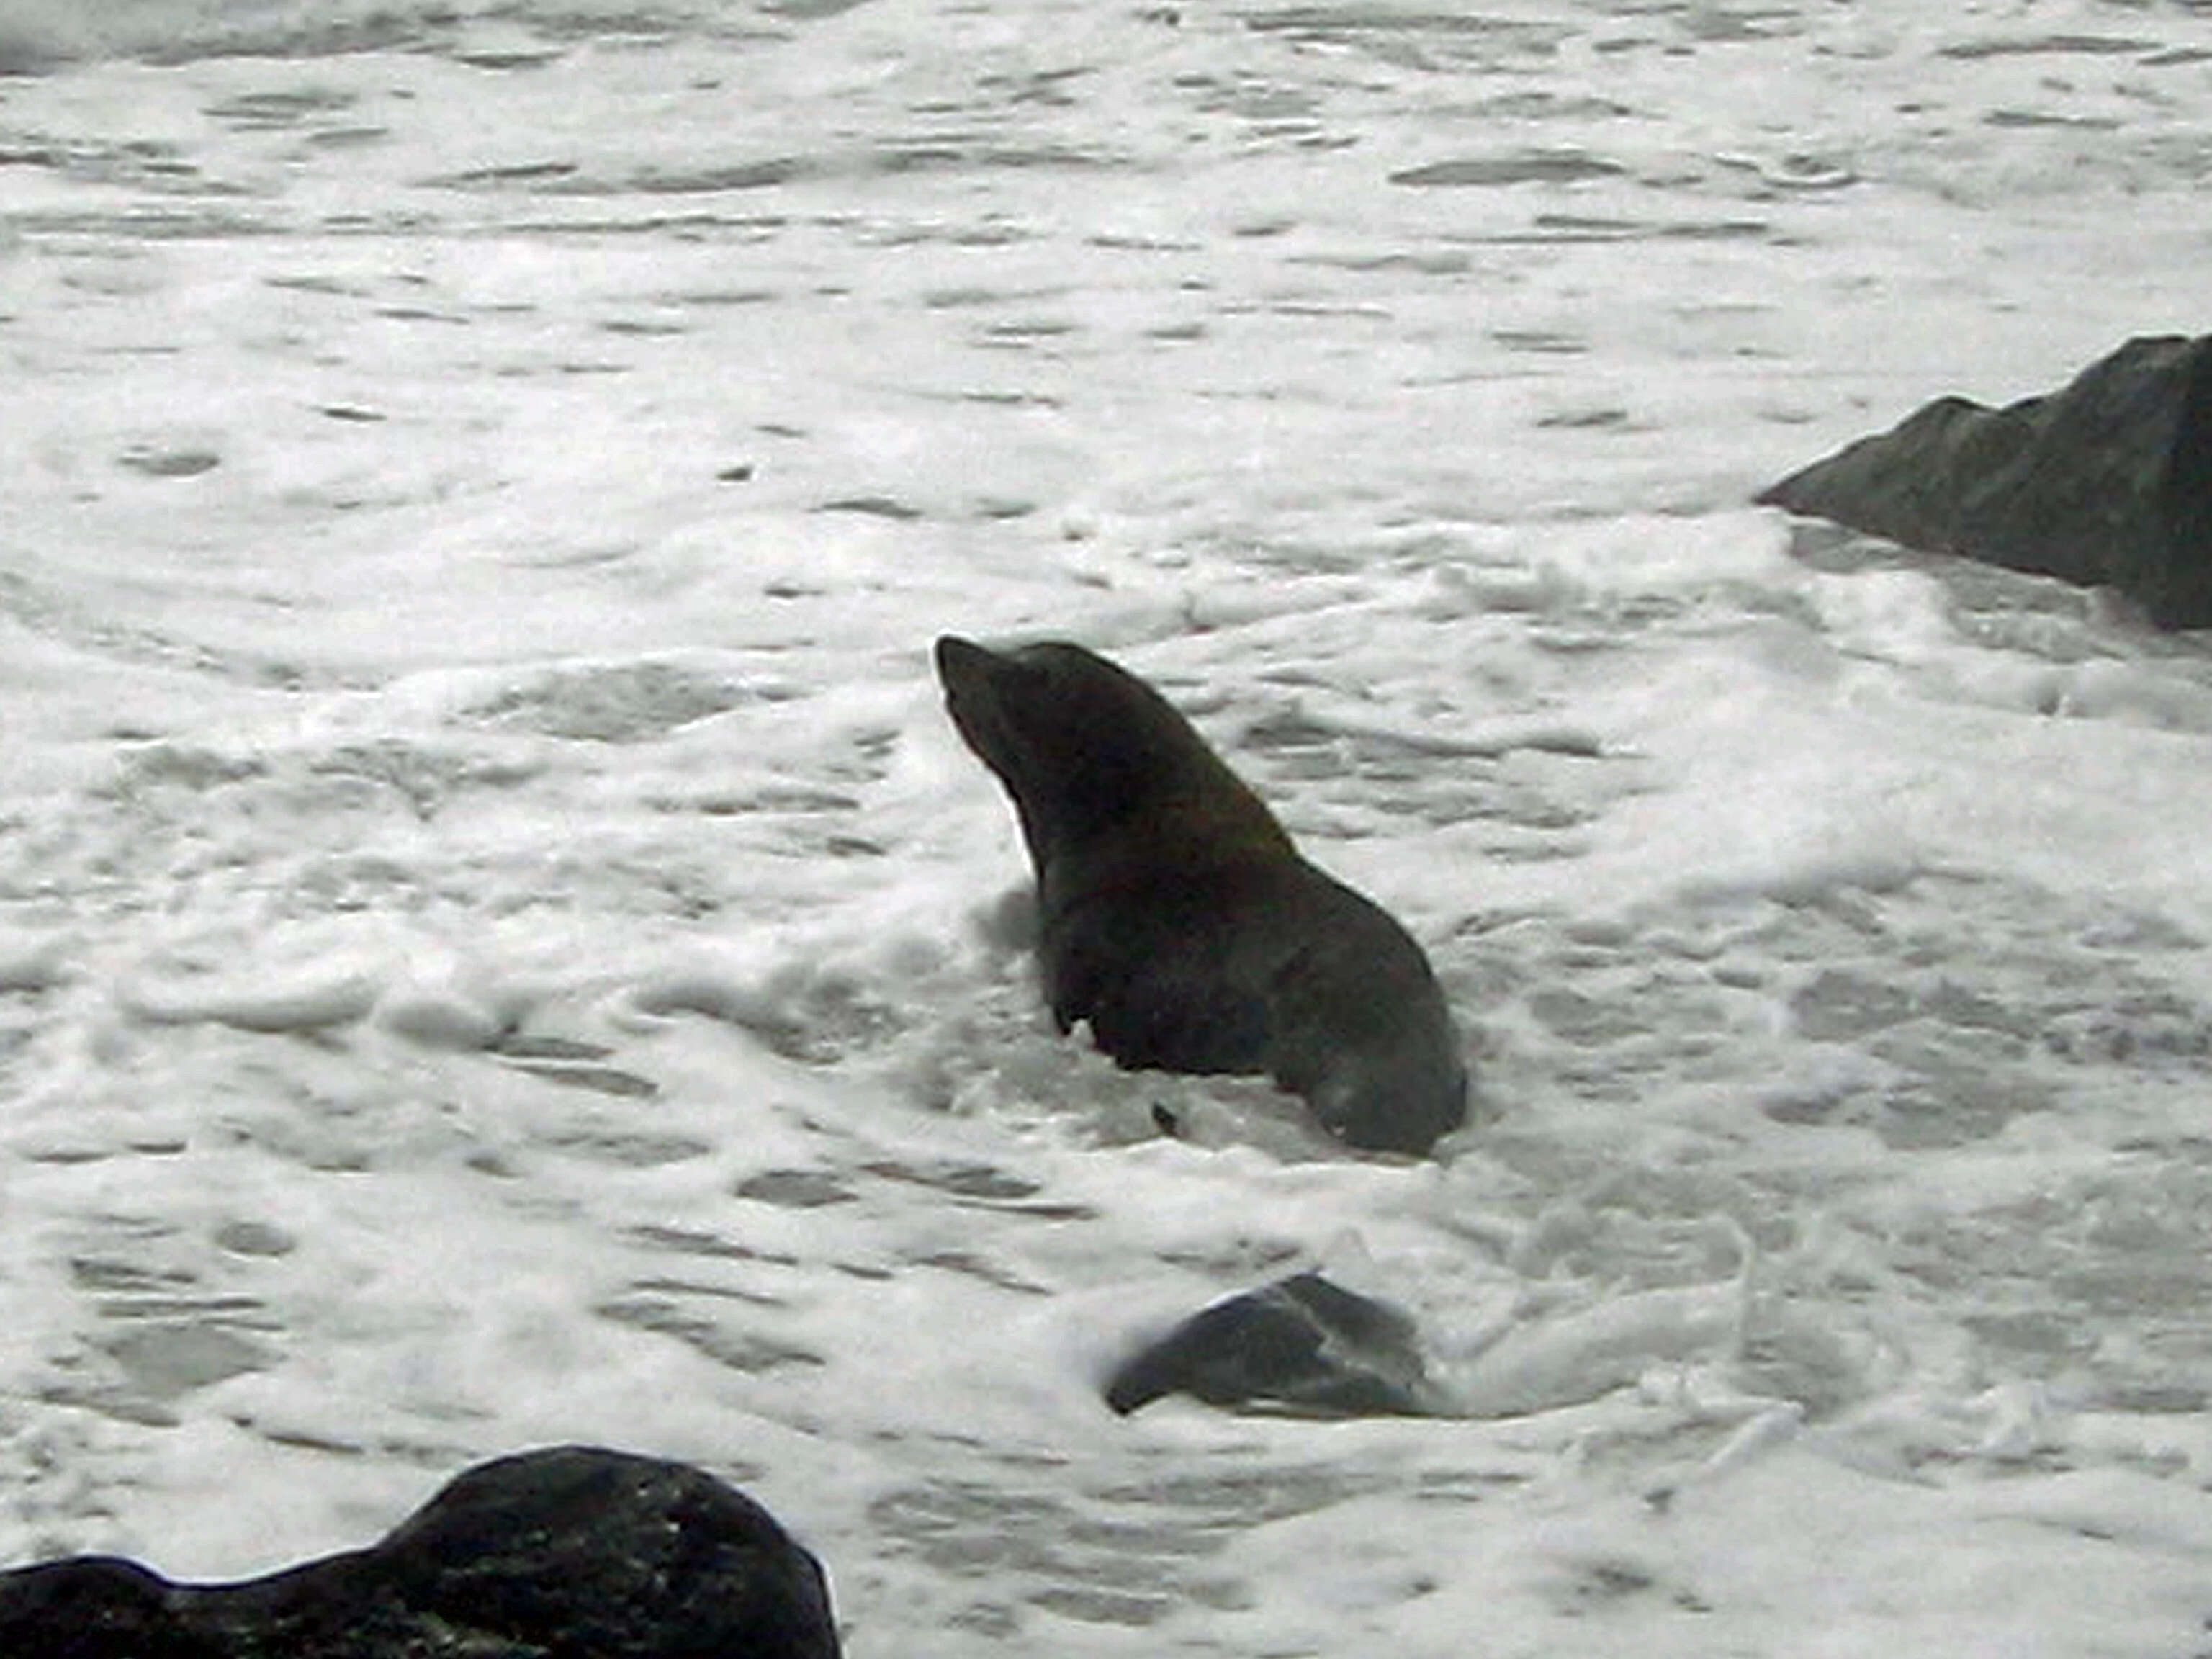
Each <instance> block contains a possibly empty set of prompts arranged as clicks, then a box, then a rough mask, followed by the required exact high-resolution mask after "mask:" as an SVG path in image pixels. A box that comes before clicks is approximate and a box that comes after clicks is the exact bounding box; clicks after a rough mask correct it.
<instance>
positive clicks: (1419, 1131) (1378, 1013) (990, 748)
mask: <svg viewBox="0 0 2212 1659" xmlns="http://www.w3.org/2000/svg"><path fill="white" fill-rule="evenodd" d="M936 656H937V671H938V677H939V679H940V680H941V681H942V682H943V684H944V686H945V706H946V708H947V709H948V711H949V712H950V713H951V716H952V721H953V724H954V725H955V726H957V727H958V728H959V731H960V734H961V736H962V737H963V738H965V739H966V740H967V743H968V746H969V748H970V749H972V750H975V753H976V755H977V757H979V758H981V761H982V762H983V763H984V764H985V765H986V766H987V767H989V768H990V769H991V770H992V771H993V772H994V773H995V774H996V775H998V778H999V781H1000V783H1002V784H1003V785H1005V787H1006V793H1007V794H1008V795H1010V796H1011V797H1012V799H1013V803H1014V811H1015V813H1016V815H1017V816H1018V817H1019V819H1020V821H1021V828H1022V839H1023V841H1024V842H1025V843H1026V845H1027V846H1028V848H1029V854H1030V863H1031V865H1032V866H1034V868H1035V870H1036V884H1037V913H1038V923H1039V934H1038V951H1039V956H1040V958H1041V961H1042V969H1043V976H1044V989H1045V996H1046V1000H1047V1001H1048V1003H1049V1004H1050V1006H1051V1008H1052V1014H1053V1018H1054V1021H1055V1022H1056V1023H1057V1024H1058V1025H1059V1027H1060V1030H1063V1031H1066V1030H1070V1029H1071V1028H1073V1025H1074V1024H1075V1023H1076V1022H1077V1021H1078V1020H1085V1021H1088V1022H1089V1023H1090V1026H1091V1036H1092V1038H1093V1040H1094V1041H1096V1042H1097V1044H1098V1046H1099V1048H1102V1049H1103V1050H1104V1051H1105V1052H1106V1053H1107V1054H1109V1055H1111V1056H1112V1057H1113V1059H1114V1060H1115V1062H1116V1063H1117V1064H1119V1065H1121V1066H1127V1067H1130V1068H1132V1069H1134V1068H1137V1067H1145V1066H1152V1067H1158V1068H1159V1069H1161V1070H1164V1071H1170V1072H1193V1073H1207V1072H1228V1073H1267V1074H1268V1075H1271V1076H1272V1077H1273V1078H1274V1079H1275V1081H1276V1082H1277V1083H1279V1084H1280V1085H1282V1086H1283V1087H1284V1088H1285V1089H1288V1090H1290V1091H1291V1092H1292V1093H1294V1094H1297V1095H1301V1096H1303V1097H1304V1098H1305V1100H1306V1102H1307V1103H1308V1104H1309V1105H1310V1107H1311V1108H1312V1109H1313V1112H1314V1115H1316V1117H1317V1118H1319V1119H1320V1121H1321V1122H1322V1125H1323V1126H1324V1127H1326V1128H1328V1130H1329V1131H1330V1132H1331V1133H1334V1134H1335V1135H1336V1136H1338V1137H1339V1138H1340V1139H1343V1140H1344V1141H1346V1142H1347V1143H1348V1144H1350V1145H1352V1146H1360V1147H1365V1148H1370V1149H1372V1150H1376V1151H1387V1152H1413V1153H1421V1152H1427V1151H1429V1150H1430V1148H1431V1147H1432V1146H1434V1145H1435V1143H1436V1141H1437V1138H1438V1137H1440V1136H1442V1135H1445V1134H1448V1133H1450V1132H1451V1131H1452V1130H1453V1129H1455V1128H1457V1127H1459V1126H1460V1124H1461V1123H1462V1121H1465V1118H1466V1115H1467V1073H1466V1067H1465V1066H1464V1064H1463V1062H1462V1060H1461V1057H1460V1047H1459V1040H1458V1036H1457V1033H1456V1032H1455V1030H1454V1029H1453V1026H1452V1021H1451V1016H1450V1013H1449V1011H1448V1010H1447V1008H1446V1007H1445V1006H1444V1000H1443V993H1442V992H1441V991H1440V990H1439V989H1438V987H1437V982H1436V977H1435V975H1433V974H1432V973H1431V971H1430V969H1429V963H1428V959H1427V957H1425V956H1424V955H1423V954H1422V953H1421V948H1420V946H1419V945H1416V944H1415V943H1414V942H1413V939H1412V937H1411V936H1410V935H1408V934H1407V932H1406V930H1405V929H1404V928H1403V927H1400V926H1399V925H1398V923H1397V922H1396V921H1395V920H1394V919H1393V918H1392V917H1391V916H1390V915H1389V914H1388V913H1387V912H1385V911H1384V910H1383V909H1382V908H1380V907H1378V906H1377V905H1376V904H1374V903H1373V902H1370V900H1368V899H1366V898H1364V897H1362V896H1360V895H1359V894H1358V893H1356V892H1354V891H1352V889H1351V888H1349V887H1346V885H1344V884H1343V883H1341V882H1340V881H1337V880H1335V879H1334V878H1332V877H1330V876H1328V875H1327V874H1325V873H1324V872H1322V871H1321V870H1318V869H1316V867H1315V866H1312V865H1310V864H1309V863H1307V862H1306V860H1304V858H1302V857H1301V856H1300V855H1299V854H1298V851H1297V848H1295V847H1294V846H1292V845H1291V838H1290V836H1289V835H1288V834H1286V833H1285V830H1284V829H1283V827H1282V825H1281V824H1279V823H1277V822H1276V820H1275V816H1274V814H1273V812H1271V811H1268V810H1267V805H1266V803H1264V802H1263V801H1261V799H1260V798H1259V797H1258V796H1257V795H1255V794H1254V793H1252V791H1251V790H1250V789H1249V788H1248V787H1246V786H1245V784H1244V783H1243V781H1242V780H1240V779H1239V778H1238V777H1237V775H1236V774H1235V773H1233V772H1231V770H1230V769H1229V768H1228V766H1227V765H1226V764H1225V763H1223V761H1222V760H1221V757H1219V756H1218V755H1216V754H1215V753H1214V752H1213V750H1212V749H1210V748H1208V747H1207V746H1206V740H1205V739H1204V738H1201V737H1200V736H1199V734H1198V732H1196V731H1195V730H1194V729H1193V727H1192V726H1191V725H1190V723H1189V722H1188V720H1185V719H1184V718H1183V717H1182V715H1181V714H1178V713H1177V712H1176V709H1175V708H1173V707H1172V706H1171V705H1170V703H1169V702H1168V701H1167V699H1166V698H1164V697H1163V696H1160V694H1159V693H1158V691H1156V690H1153V689H1152V687H1151V686H1149V685H1147V684H1146V683H1145V682H1144V681H1143V680H1140V679H1139V678H1137V677H1136V676H1135V675H1133V674H1131V673H1129V672H1127V671H1126V670H1123V669H1121V668H1119V667H1117V666H1115V665H1114V664H1113V663H1110V662H1109V661H1107V660H1106V659H1104V658H1103V657H1101V656H1099V655H1097V653H1093V652H1091V651H1087V650H1085V648H1084V647H1081V646H1079V645H1072V644H1067V643H1065V642H1061V641H1050V642H1047V643H1043V644H1039V645H1031V646H1026V647H1022V648H1020V649H1018V650H1013V651H1006V652H1000V651H992V650H988V649H987V648H985V647H982V646H980V645H977V644H975V643H974V642H973V641H968V640H963V639H959V638H956V637H953V636H951V635H946V636H945V637H944V638H942V639H940V640H939V641H937V651H936Z"/></svg>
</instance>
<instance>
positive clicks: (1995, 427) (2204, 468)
mask: <svg viewBox="0 0 2212 1659" xmlns="http://www.w3.org/2000/svg"><path fill="white" fill-rule="evenodd" d="M1759 501H1761V502H1763V503H1765V504H1767V505H1769V506H1773V507H1787V508H1788V509H1789V510H1790V511H1791V512H1793V513H1804V514H1806V515H1808V516H1809V517H1813V518H1820V519H1829V520H1833V521H1834V522H1836V523H1838V524H1840V525H1845V526H1849V527H1850V528H1851V529H1853V530H1863V531H1866V532H1869V533H1871V534H1874V535H1877V536H1886V537H1887V538H1889V539H1890V540H1892V541H1896V542H1902V543H1903V544H1905V545H1906V546H1908V547H1914V548H1918V549H1920V550H1922V551H1923V552H1930V553H1954V554H1959V555H1961V556H1965V557H1966V558H1971V559H1979V560H1982V561H1984V562H1988V563H1990V564H2000V565H2004V566H2007V567H2008V568H2012V569H2015V570H2026V571H2031V572H2033V573H2035V574H2039V575H2047V576H2057V577H2060V578H2062V579H2063V580H2067V581H2072V582H2080V583H2083V584H2085V585H2093V586H2112V587H2116V588H2118V589H2119V590H2120V591H2121V592H2124V593H2126V594H2128V595H2129V596H2130V597H2131V598H2132V599H2135V600H2136V603H2138V604H2139V605H2142V607H2143V608H2144V610H2145V611H2148V613H2149V615H2150V617H2151V618H2152V620H2153V621H2154V622H2156V623H2160V625H2161V626H2164V627H2167V628H2203V627H2207V626H2212V335H2206V336H2203V337H2198V338H2196V339H2189V338H2185V337H2179V336H2166V337H2156V338H2147V339H2136V340H2130V341H2129V342H2128V343H2126V344H2125V345H2124V346H2122V347H2121V348H2120V349H2118V351H2115V352H2114V353H2112V356H2108V357H2106V358H2104V359H2102V360H2101V361H2100V362H2096V363H2094V364H2093V365H2091V366H2090V367H2089V368H2087V369H2086V370H2084V371H2083V372H2082V373H2081V374H2080V375H2079V376H2078V377H2076V378H2075V380H2074V381H2073V382H2072V384H2070V385H2069V386H2065V387H2064V388H2063V389H2062V390H2060V391H2058V392H2051V393H2049V394H2047V395H2045V396H2043V397H2039V398H2027V399H2025V400H2023V401H2021V402H2020V403H2016V404H2009V405H2008V406H2007V407H2005V408H2002V409H1989V408H1985V407H1984V406H1983V405H1982V404H1975V403H1970V402H1968V401H1967V400H1966V399H1965V398H1942V399H1939V400H1938V401H1936V402H1935V403H1932V404H1929V405H1928V406H1927V407H1926V408H1924V409H1923V410H1920V411H1919V412H1918V413H1917V414H1916V415H1913V416H1911V417H1910V418H1909V419H1907V420H1906V421H1905V422H1904V423H1903V424H1901V425H1899V426H1897V427H1894V428H1892V429H1891V430H1889V431H1887V432H1886V433H1883V434H1881V435H1879V436H1877V437H1872V438H1863V439H1861V440H1860V441H1858V442H1857V443H1855V444H1852V445H1850V446H1849V447H1846V448H1844V449H1842V450H1839V451H1838V452H1837V453H1835V454H1833V455H1831V456H1829V457H1827V458H1826V459H1824V460H1819V461H1815V462H1814V464H1813V465H1810V466H1808V467H1807V468H1805V469H1804V470H1803V471H1800V472H1796V473H1793V474H1792V475H1791V476H1790V477H1787V478H1784V479H1783V480H1782V482H1781V483H1778V484H1775V485H1773V486H1771V488H1770V489H1767V490H1765V492H1764V493H1763V494H1761V495H1759Z"/></svg>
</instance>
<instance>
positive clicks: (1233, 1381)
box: [1106, 1273, 1437, 1417]
mask: <svg viewBox="0 0 2212 1659" xmlns="http://www.w3.org/2000/svg"><path fill="white" fill-rule="evenodd" d="M1170 1394H1188V1395H1194V1396H1195V1397H1197V1398H1198V1399H1200V1400H1203V1401H1206V1403H1207V1404H1208V1405H1212V1406H1239V1405H1244V1404H1247V1403H1250V1402H1256V1401H1265V1402H1267V1403H1271V1404H1273V1405H1277V1406H1282V1407H1290V1408H1291V1409H1293V1410H1297V1411H1302V1412H1310V1413H1314V1414H1315V1415H1316V1416H1329V1417H1423V1416H1430V1415H1433V1414H1435V1413H1436V1409H1437V1408H1436V1407H1435V1405H1434V1404H1433V1403H1432V1401H1433V1393H1432V1391H1431V1388H1430V1385H1429V1381H1428V1376H1427V1372H1426V1370H1425V1366H1424V1365H1423V1364H1422V1360H1421V1350H1420V1342H1419V1334H1418V1333H1417V1332H1416V1331H1415V1329H1414V1327H1413V1320H1412V1319H1411V1318H1410V1317H1408V1316H1407V1315H1406V1314H1405V1313H1403V1312H1402V1311H1401V1310H1399V1309H1396V1308H1394V1307H1392V1306H1390V1305H1389V1304H1388V1303H1383V1302H1376V1301H1373V1300H1371V1299H1370V1298H1369V1297H1364V1296H1359V1295H1357V1294H1355V1293H1354V1292H1352V1291H1347V1290H1346V1289H1344V1288H1343V1287H1342V1286H1341V1285H1332V1284H1331V1283H1329V1281H1328V1279H1323V1278H1322V1276H1321V1275H1320V1274H1319V1273H1298V1274H1296V1275H1295V1276H1293V1277H1291V1278H1289V1279H1278V1280H1276V1281H1275V1282H1274V1283H1273V1284H1272V1285H1265V1286H1263V1287H1262V1288H1261V1289H1259V1290H1256V1291H1245V1292H1244V1293H1243V1294H1242V1295H1239V1296H1232V1297H1229V1298H1228V1299H1227V1300H1226V1301H1223V1302H1216V1303H1214V1304H1212V1305H1211V1306H1210V1307H1206V1308H1201V1309H1200V1310H1199V1311H1198V1312H1196V1313H1194V1314H1193V1315H1192V1316H1190V1317H1189V1318H1188V1319H1186V1320H1184V1321H1183V1322H1182V1324H1180V1325H1178V1326H1176V1328H1174V1329H1173V1330H1171V1331H1170V1332H1169V1333H1168V1334H1166V1335H1165V1336H1164V1337H1162V1338H1160V1340H1158V1341H1157V1342H1155V1343H1153V1344H1152V1346H1149V1347H1147V1348H1146V1349H1144V1350H1143V1351H1142V1352H1139V1353H1137V1354H1135V1355H1133V1356H1132V1357H1131V1358H1129V1359H1127V1360H1126V1361H1125V1362H1123V1364H1121V1367H1120V1368H1119V1369H1118V1370H1115V1373H1114V1375H1113V1376H1112V1378H1111V1379H1110V1380H1109V1382H1108V1383H1107V1385H1106V1403H1107V1404H1108V1405H1109V1406H1111V1407H1113V1408H1114V1409H1115V1411H1117V1412H1120V1413H1122V1414H1123V1415H1124V1416H1126V1415H1127V1414H1128V1413H1131V1412H1133V1411H1135V1410H1137V1409H1138V1408H1139V1407H1142V1406H1147V1405H1150V1404H1151V1403H1152V1401H1155V1400H1158V1399H1159V1398H1161V1397H1162V1396H1163V1395H1170Z"/></svg>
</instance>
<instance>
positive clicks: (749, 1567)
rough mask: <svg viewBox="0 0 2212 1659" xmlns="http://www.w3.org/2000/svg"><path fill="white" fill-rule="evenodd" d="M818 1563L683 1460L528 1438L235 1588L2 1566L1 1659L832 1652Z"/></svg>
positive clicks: (591, 1657)
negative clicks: (521, 1448) (536, 1446)
mask: <svg viewBox="0 0 2212 1659" xmlns="http://www.w3.org/2000/svg"><path fill="white" fill-rule="evenodd" d="M837 1651H838V1648H837V1632H836V1626H835V1625H834V1624H833V1623H832V1622H831V1619H830V1613H829V1587H828V1584H827V1583H826V1581H825V1580H824V1578H823V1573H822V1569H821V1567H820V1565H818V1564H817V1562H816V1561H815V1559H814V1558H813V1557H812V1556H811V1555H810V1554H809V1553H807V1552H806V1551H805V1549H803V1548H801V1547H799V1545H798V1544H796V1543H794V1542H793V1541H792V1539H791V1537H790V1536H789V1534H787V1533H785V1531H784V1530H783V1528H781V1527H780V1526H778V1525H777V1524H776V1522H775V1518H774V1517H773V1516H770V1515H769V1513H768V1511H767V1510H763V1509H762V1508H761V1507H760V1506H759V1505H758V1504H755V1503H754V1502H753V1501H752V1500H751V1499H750V1498H746V1497H744V1495H743V1494H742V1493H740V1492H736V1491H734V1490H733V1489H732V1488H731V1487H729V1486H725V1485H723V1484H722V1483H721V1482H720V1481H719V1480H714V1478H713V1477H712V1476H710V1475H707V1474H702V1473H700V1472H699V1471H698V1470H696V1469H692V1468H686V1467H685V1466H684V1465H683V1464H680V1463H666V1462H659V1461H657V1460H654V1459H652V1458H645V1457H635V1456H631V1455H628V1454H625V1453H621V1452H612V1451H604V1450H599V1449H592V1448H586V1447H574V1446H572V1447H563V1448H558V1449H551V1450H544V1451H533V1452H526V1453H523V1454H521V1455H517V1456H513V1457H506V1458H501V1459H499V1460H497V1461H496V1462H489V1463H485V1464H482V1465H479V1466H478V1467H477V1468H473V1469H471V1470H469V1471H468V1472H467V1473H465V1474H462V1475H460V1476H459V1478H457V1479H456V1480H453V1481H452V1482H451V1483H450V1484H448V1485H447V1486H446V1488H445V1489H444V1490H443V1491H442V1492H439V1493H438V1495H437V1496H436V1497H435V1498H432V1499H431V1500H430V1502H429V1503H428V1504H426V1505H425V1506H424V1507H423V1508H422V1509H421V1510H418V1511H416V1514H415V1515H414V1516H411V1517H410V1519H408V1520H407V1521H406V1522H403V1523H402V1524H401V1525H400V1526H399V1527H398V1528H397V1529H396V1530H394V1531H393V1532H392V1533H391V1534H389V1535H388V1536H386V1538H385V1539H384V1541H382V1542H381V1543H379V1544H376V1545H374V1546H373V1547H370V1548H368V1549H365V1550H358V1551H354V1552H351V1553H347V1554H343V1555H334V1556H331V1557H328V1558H327V1559H323V1560H319V1561H313V1562H310V1563H308V1564H307V1565H303V1566H298V1567H295V1568H293V1569H291V1570H290V1571H286V1572H280V1573H276V1574H274V1575H272V1576H270V1577H266V1578H257V1579H252V1580H249V1581H247V1582H246V1583H237V1584H219V1585H192V1584H173V1583H170V1582H169V1581H168V1580H167V1579H165V1578H163V1577H161V1576H160V1575H158V1574H156V1573H154V1572H151V1571H149V1570H147V1569H146V1568H144V1567H142V1566H140V1565H137V1564H136V1563H135V1562H130V1561H124V1560H118V1559H114V1558H112V1557H99V1556H87V1557H80V1558H78V1559H74V1560H67V1561H54V1562H48V1563H46V1564H45V1565H40V1566H34V1567H25V1568H21V1569H18V1570H17V1571H13V1572H9V1573H4V1574H0V1654H9V1655H16V1654H21V1655H24V1656H30V1655H34V1654H35V1655H38V1656H40V1659H447V1656H450V1659H464V1656H467V1659H836V1654H837Z"/></svg>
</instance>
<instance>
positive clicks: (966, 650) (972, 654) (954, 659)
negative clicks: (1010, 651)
mask: <svg viewBox="0 0 2212 1659" xmlns="http://www.w3.org/2000/svg"><path fill="white" fill-rule="evenodd" d="M934 654H935V656H936V658H937V678H939V679H940V680H942V681H943V682H944V683H945V690H948V691H951V690H957V689H958V688H960V687H961V686H963V685H973V684H977V683H978V682H979V681H981V679H982V678H983V677H984V676H985V675H986V674H987V673H989V672H990V671H991V667H992V665H993V664H994V663H996V662H997V661H998V660H999V655H998V653H997V652H995V651H987V650H985V649H984V648H983V647H981V646H980V645H978V644H976V643H975V641H973V640H963V639H962V638H961V637H960V636H959V635H957V634H940V635H938V636H937V647H936V651H935V653H934Z"/></svg>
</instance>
